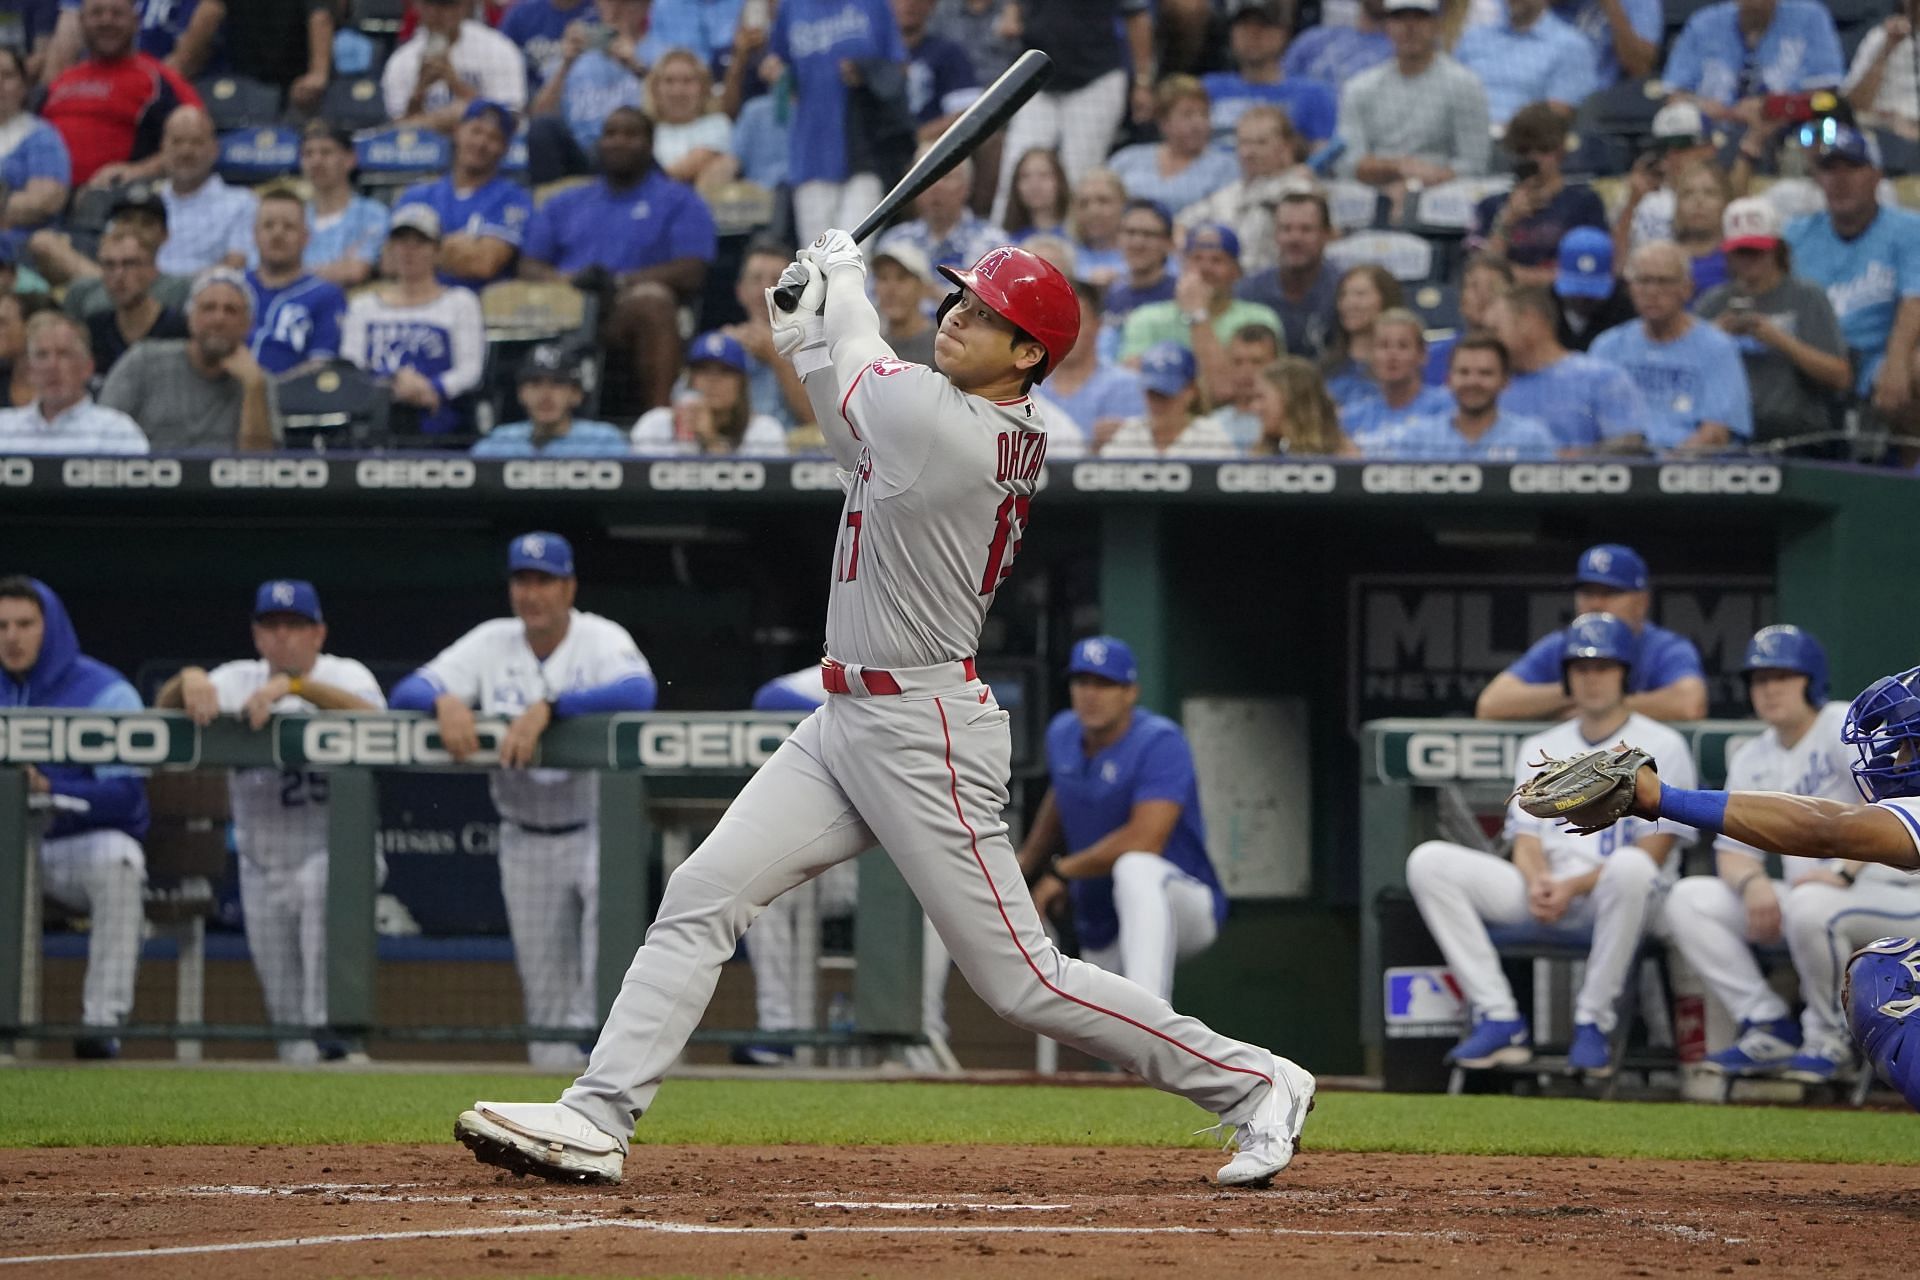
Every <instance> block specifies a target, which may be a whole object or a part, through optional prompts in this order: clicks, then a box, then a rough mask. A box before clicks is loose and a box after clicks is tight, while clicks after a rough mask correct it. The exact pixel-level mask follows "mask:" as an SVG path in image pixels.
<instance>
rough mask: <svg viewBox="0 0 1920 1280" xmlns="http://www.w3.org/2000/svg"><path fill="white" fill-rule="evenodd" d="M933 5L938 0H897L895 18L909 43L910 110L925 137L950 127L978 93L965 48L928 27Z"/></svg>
mask: <svg viewBox="0 0 1920 1280" xmlns="http://www.w3.org/2000/svg"><path fill="white" fill-rule="evenodd" d="M933 10H934V0H893V17H894V21H895V22H897V23H898V24H899V26H900V39H901V40H902V41H903V42H904V43H905V44H906V46H907V58H908V62H907V110H909V111H911V112H912V113H913V123H914V125H915V126H916V128H917V130H918V132H919V136H920V140H921V141H922V142H930V141H932V140H933V139H935V138H937V137H939V136H940V135H941V134H942V133H944V132H946V128H947V126H948V125H950V124H952V123H953V118H954V117H955V116H957V115H959V114H960V113H961V112H962V111H964V110H966V109H967V104H969V103H971V102H972V101H973V100H974V99H975V98H977V97H979V96H980V76H979V74H978V73H976V72H975V71H974V69H973V59H971V58H969V57H968V56H967V51H966V49H965V47H964V46H962V45H961V44H960V42H959V41H957V40H951V39H948V38H947V37H946V36H943V35H940V34H938V33H936V32H933V31H930V30H929V29H928V24H929V23H930V22H931V21H932V20H933Z"/></svg>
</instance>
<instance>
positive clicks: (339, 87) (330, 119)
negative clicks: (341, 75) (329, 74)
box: [320, 76, 387, 133]
mask: <svg viewBox="0 0 1920 1280" xmlns="http://www.w3.org/2000/svg"><path fill="white" fill-rule="evenodd" d="M320 116H321V118H322V119H324V120H325V121H327V123H329V124H332V125H335V126H337V127H339V128H342V129H346V130H348V131H349V132H352V133H360V132H363V131H365V130H368V129H378V128H379V127H380V126H381V125H383V124H385V123H387V106H386V103H385V102H384V101H382V100H381V97H380V82H379V80H377V79H375V78H374V77H373V76H357V77H354V78H352V79H346V80H335V81H334V82H333V83H332V84H329V85H328V86H327V95H326V97H325V98H323V99H322V100H321V103H320Z"/></svg>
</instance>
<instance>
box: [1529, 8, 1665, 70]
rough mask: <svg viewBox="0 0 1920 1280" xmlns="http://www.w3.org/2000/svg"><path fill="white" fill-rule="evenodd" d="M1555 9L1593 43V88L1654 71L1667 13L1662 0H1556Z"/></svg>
mask: <svg viewBox="0 0 1920 1280" xmlns="http://www.w3.org/2000/svg"><path fill="white" fill-rule="evenodd" d="M1553 11H1554V13H1555V14H1557V15H1558V16H1559V17H1560V19H1561V20H1562V21H1564V22H1567V23H1569V24H1571V25H1572V26H1573V28H1574V30H1576V31H1578V32H1579V33H1580V34H1581V35H1583V36H1585V37H1586V38H1587V42H1588V43H1589V44H1590V45H1592V46H1593V54H1594V64H1593V87H1594V88H1595V89H1605V88H1608V87H1609V86H1611V85H1614V84H1616V83H1618V82H1619V81H1620V80H1622V79H1627V80H1638V79H1640V78H1641V77H1642V76H1647V75H1651V74H1653V71H1654V68H1655V67H1657V66H1658V65H1659V62H1660V40H1661V38H1662V37H1663V36H1664V35H1665V34H1666V15H1665V13H1664V12H1662V10H1661V8H1660V0H1553Z"/></svg>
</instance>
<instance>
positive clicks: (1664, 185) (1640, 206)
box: [1614, 101, 1717, 259]
mask: <svg viewBox="0 0 1920 1280" xmlns="http://www.w3.org/2000/svg"><path fill="white" fill-rule="evenodd" d="M1716 150H1717V149H1716V148H1715V146H1714V143H1713V136H1712V134H1711V133H1710V132H1709V131H1708V129H1707V120H1706V117H1705V116H1703V115H1702V114H1701V113H1700V108H1699V107H1698V106H1696V105H1695V104H1694V103H1692V102H1688V101H1676V102H1669V103H1668V104H1667V105H1666V106H1664V107H1662V108H1660V110H1659V112H1658V113H1657V114H1655V116H1654V117H1653V139H1652V141H1651V142H1650V143H1649V144H1648V146H1647V149H1646V150H1645V151H1643V152H1641V153H1640V154H1639V155H1638V156H1636V157H1634V161H1633V167H1632V169H1630V170H1629V171H1628V173H1627V198H1626V200H1625V201H1624V202H1623V203H1622V204H1621V206H1620V212H1619V214H1618V215H1617V216H1616V217H1615V219H1614V245H1615V248H1616V250H1617V252H1618V255H1619V256H1620V257H1621V258H1623V259H1624V258H1625V257H1626V256H1627V254H1629V253H1630V252H1632V251H1633V250H1635V249H1637V248H1639V247H1640V246H1641V245H1643V244H1647V243H1650V242H1651V241H1654V240H1671V239H1673V211H1674V182H1675V181H1676V180H1677V179H1678V178H1679V177H1680V175H1681V174H1683V173H1685V172H1686V171H1687V170H1689V169H1691V168H1692V167H1693V166H1694V165H1696V164H1700V163H1702V162H1703V161H1709V160H1712V159H1713V158H1714V156H1715V154H1716ZM1623 237H1624V238H1623Z"/></svg>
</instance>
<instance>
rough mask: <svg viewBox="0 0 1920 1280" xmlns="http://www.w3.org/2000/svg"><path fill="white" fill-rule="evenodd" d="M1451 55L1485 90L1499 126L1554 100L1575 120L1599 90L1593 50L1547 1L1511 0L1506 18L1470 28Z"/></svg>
mask: <svg viewBox="0 0 1920 1280" xmlns="http://www.w3.org/2000/svg"><path fill="white" fill-rule="evenodd" d="M1453 56H1454V57H1455V58H1458V59H1459V60H1460V64H1461V65H1462V66H1464V67H1466V68H1467V70H1469V71H1471V72H1473V73H1474V74H1475V75H1477V76H1479V77H1480V83H1481V84H1483V85H1485V86H1486V90H1487V115H1488V117H1489V118H1490V119H1491V120H1492V121H1493V123H1494V124H1495V125H1502V124H1505V123H1506V122H1507V121H1508V120H1510V119H1512V117H1513V113H1514V112H1516V111H1518V110H1519V109H1520V108H1521V107H1523V106H1525V105H1526V104H1527V103H1529V102H1551V103H1553V104H1554V105H1555V106H1556V107H1558V108H1559V109H1560V110H1561V111H1563V112H1564V113H1566V114H1567V115H1568V116H1571V115H1572V114H1573V109H1574V107H1576V106H1578V105H1579V104H1580V102H1581V100H1582V99H1584V98H1585V97H1586V96H1587V95H1588V94H1589V93H1592V92H1593V90H1594V88H1595V85H1594V81H1593V75H1594V58H1593V46H1592V45H1591V44H1589V43H1588V42H1587V39H1586V37H1585V36H1583V35H1581V34H1580V33H1579V32H1578V31H1575V30H1574V29H1573V28H1572V27H1571V26H1569V25H1567V24H1566V23H1565V22H1562V21H1561V20H1560V19H1559V18H1557V17H1555V16H1554V14H1553V13H1552V12H1550V11H1549V10H1548V8H1547V0H1507V13H1506V17H1505V19H1504V20H1502V21H1496V22H1492V23H1489V24H1487V25H1486V26H1481V27H1472V28H1469V29H1468V31H1467V33H1466V34H1465V35H1463V36H1461V37H1460V43H1459V45H1458V46H1456V47H1455V49H1454V51H1453Z"/></svg>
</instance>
